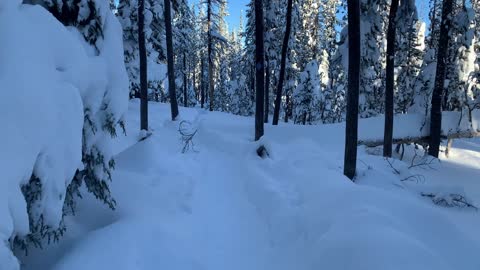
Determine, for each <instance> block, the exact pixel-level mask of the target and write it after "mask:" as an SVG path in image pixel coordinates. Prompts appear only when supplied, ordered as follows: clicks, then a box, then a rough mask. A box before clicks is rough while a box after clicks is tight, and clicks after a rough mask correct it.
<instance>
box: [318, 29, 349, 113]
mask: <svg viewBox="0 0 480 270" xmlns="http://www.w3.org/2000/svg"><path fill="white" fill-rule="evenodd" d="M347 69H348V37H347V27H344V28H343V30H342V31H341V32H340V39H339V41H338V48H337V51H336V52H335V55H334V56H333V57H332V60H331V61H330V68H329V71H330V74H331V76H330V87H329V88H328V91H329V92H330V93H331V94H330V97H329V98H327V99H328V100H330V101H331V108H330V112H329V115H327V116H326V119H325V120H324V121H325V122H340V121H343V120H344V112H345V108H346V100H345V97H346V90H347Z"/></svg>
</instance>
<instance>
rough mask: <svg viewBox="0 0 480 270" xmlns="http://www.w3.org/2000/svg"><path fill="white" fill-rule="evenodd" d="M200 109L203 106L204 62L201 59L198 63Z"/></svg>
mask: <svg viewBox="0 0 480 270" xmlns="http://www.w3.org/2000/svg"><path fill="white" fill-rule="evenodd" d="M200 65H201V67H200V107H201V108H203V107H204V106H205V80H204V79H205V78H204V77H205V60H204V59H203V57H202V60H201V61H200Z"/></svg>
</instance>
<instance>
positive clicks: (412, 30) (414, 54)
mask: <svg viewBox="0 0 480 270" xmlns="http://www.w3.org/2000/svg"><path fill="white" fill-rule="evenodd" d="M397 19H398V23H397V27H398V28H397V31H396V45H395V47H396V48H397V49H396V53H395V69H396V84H395V112H396V113H407V111H408V109H409V108H410V107H411V106H412V104H413V102H414V97H415V91H414V90H415V82H416V80H417V78H419V74H420V70H421V68H422V63H423V56H424V50H425V23H422V22H420V21H419V20H418V15H417V10H416V7H415V2H414V1H412V0H409V1H400V6H399V10H398V16H397Z"/></svg>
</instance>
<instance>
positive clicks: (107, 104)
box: [0, 0, 128, 270]
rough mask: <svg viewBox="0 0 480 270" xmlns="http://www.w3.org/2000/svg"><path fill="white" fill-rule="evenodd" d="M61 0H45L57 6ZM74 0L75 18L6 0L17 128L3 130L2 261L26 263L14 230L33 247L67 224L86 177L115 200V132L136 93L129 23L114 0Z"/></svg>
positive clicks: (7, 66)
mask: <svg viewBox="0 0 480 270" xmlns="http://www.w3.org/2000/svg"><path fill="white" fill-rule="evenodd" d="M36 2H39V1H36ZM71 2H76V1H71ZM54 3H57V4H58V3H60V2H58V1H48V2H43V3H41V4H42V5H43V6H44V7H49V9H50V10H52V9H51V8H52V7H55V4H54ZM68 3H70V2H68V1H67V2H63V4H64V5H63V7H64V8H63V9H62V12H63V11H68V12H67V13H69V12H71V10H72V9H73V10H75V9H76V8H78V13H75V12H74V13H75V14H76V16H78V17H77V18H76V19H75V18H70V17H68V16H67V14H64V13H62V12H58V13H56V16H55V17H54V16H52V14H51V13H49V12H48V11H47V9H45V8H43V7H41V6H39V5H22V4H21V1H20V0H8V1H0V35H2V36H4V37H6V36H8V37H9V38H8V39H5V40H4V41H3V43H2V46H1V47H0V58H1V59H2V61H1V62H0V85H2V88H1V89H0V103H1V104H0V121H1V122H2V124H3V125H4V127H6V129H5V130H7V131H8V132H4V133H3V135H2V136H1V137H2V138H1V140H0V144H1V145H0V148H1V149H2V151H1V153H0V156H1V160H2V164H1V165H0V166H1V168H0V171H1V174H2V175H1V177H0V220H1V222H0V269H2V270H3V269H7V270H10V269H19V266H18V262H17V261H16V259H15V258H14V257H13V255H12V253H11V252H10V251H9V250H8V248H7V245H8V242H9V240H10V241H11V242H12V241H13V242H14V243H15V244H20V247H26V246H27V244H30V243H34V244H37V245H40V244H41V243H42V241H44V240H45V238H46V239H47V240H55V239H56V238H58V237H59V236H60V235H61V234H62V233H63V231H64V230H65V227H64V225H63V222H62V220H63V217H64V215H65V214H67V213H68V212H69V211H71V210H74V206H75V201H74V198H75V195H76V194H78V192H79V190H78V187H79V186H80V185H82V184H83V183H85V184H86V187H87V189H88V190H89V191H90V192H92V193H93V194H94V195H95V196H96V197H97V198H99V199H101V200H103V201H104V202H106V203H107V204H109V205H110V206H111V207H113V206H114V200H113V198H112V197H111V195H110V192H109V189H108V182H109V181H110V179H111V170H112V169H113V166H114V162H113V159H112V152H111V151H110V149H109V141H110V139H111V137H112V136H115V135H116V132H117V127H118V126H119V124H121V121H122V117H123V113H124V112H125V111H126V109H127V100H128V98H127V96H128V94H127V93H128V79H127V76H126V72H125V68H124V64H123V48H122V46H121V45H122V39H121V28H120V25H119V23H118V21H117V20H116V18H115V16H114V15H113V14H112V13H111V12H110V10H109V6H108V2H105V3H103V1H99V3H101V5H96V4H97V2H95V1H79V3H80V4H78V5H77V6H76V7H73V6H68ZM92 3H93V4H95V5H93V6H92ZM83 4H85V5H83ZM69 14H70V13H69ZM92 14H94V15H92ZM70 15H71V14H70ZM67 17H68V19H66V18H67ZM56 18H60V19H61V20H62V22H63V23H64V24H65V25H67V26H73V27H68V28H67V27H65V26H63V25H62V24H61V23H60V22H59V21H58V20H57V19H56ZM86 18H90V19H91V20H87V19H86ZM63 19H65V21H63ZM96 26H100V27H101V28H99V29H100V31H99V32H96V33H97V35H95V34H93V33H94V32H95V31H93V30H91V29H90V27H93V28H92V29H97V28H96ZM87 29H89V30H87ZM97 30H98V29H97ZM94 37H95V38H94ZM82 161H83V162H82Z"/></svg>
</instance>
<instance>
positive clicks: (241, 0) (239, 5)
mask: <svg viewBox="0 0 480 270" xmlns="http://www.w3.org/2000/svg"><path fill="white" fill-rule="evenodd" d="M248 2H249V0H229V1H228V3H227V4H228V13H229V14H230V16H228V17H227V18H226V20H227V23H228V28H229V29H230V30H232V29H237V28H238V26H239V21H240V11H243V12H244V13H243V14H244V15H245V10H246V9H247V3H248Z"/></svg>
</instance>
